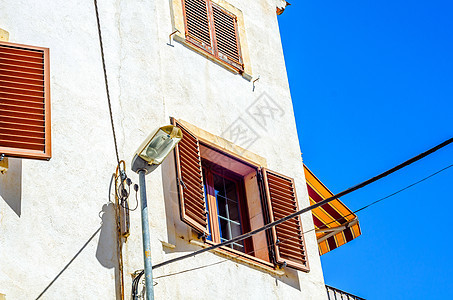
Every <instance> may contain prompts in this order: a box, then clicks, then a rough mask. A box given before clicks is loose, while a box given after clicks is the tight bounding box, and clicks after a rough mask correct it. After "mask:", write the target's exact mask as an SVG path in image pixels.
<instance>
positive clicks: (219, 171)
mask: <svg viewBox="0 0 453 300" xmlns="http://www.w3.org/2000/svg"><path fill="white" fill-rule="evenodd" d="M202 165H203V179H204V191H205V202H206V216H207V221H208V230H209V234H208V236H206V239H207V240H209V241H213V242H215V243H221V242H225V241H227V240H229V239H232V238H235V237H237V236H239V235H241V234H243V233H244V232H247V231H248V230H244V229H248V228H249V225H248V222H249V221H248V217H247V209H246V207H245V205H244V204H245V202H244V200H245V199H244V196H243V183H242V178H241V177H240V176H238V175H236V174H234V173H232V172H229V171H228V170H226V169H224V168H222V167H220V166H217V165H213V164H212V163H210V162H204V161H202ZM229 247H231V248H233V249H235V250H238V251H241V252H244V253H249V252H251V250H252V249H251V247H250V246H249V247H247V248H246V244H245V242H244V241H240V242H238V243H234V244H232V245H230V246H229Z"/></svg>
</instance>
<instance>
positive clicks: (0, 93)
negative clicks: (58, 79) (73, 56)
mask: <svg viewBox="0 0 453 300" xmlns="http://www.w3.org/2000/svg"><path fill="white" fill-rule="evenodd" d="M50 149H51V148H50V92H49V49H47V48H41V47H32V46H25V45H18V44H12V43H7V42H1V43H0V154H5V155H7V156H16V157H23V158H35V159H50V157H51V152H50Z"/></svg>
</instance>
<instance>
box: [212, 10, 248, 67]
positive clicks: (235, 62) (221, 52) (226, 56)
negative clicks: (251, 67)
mask: <svg viewBox="0 0 453 300" xmlns="http://www.w3.org/2000/svg"><path fill="white" fill-rule="evenodd" d="M212 16H213V21H214V33H215V40H216V50H217V57H218V58H219V59H221V60H223V61H224V62H226V63H228V64H230V65H232V66H234V67H236V68H238V69H239V70H241V71H242V70H243V69H244V68H243V64H242V57H241V50H240V49H241V47H240V45H239V37H238V27H237V19H236V16H235V15H233V14H231V13H229V12H228V11H226V10H225V9H223V8H221V7H220V6H219V5H217V4H215V3H212Z"/></svg>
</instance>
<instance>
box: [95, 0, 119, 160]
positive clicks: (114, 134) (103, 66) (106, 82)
mask: <svg viewBox="0 0 453 300" xmlns="http://www.w3.org/2000/svg"><path fill="white" fill-rule="evenodd" d="M94 8H95V11H96V21H97V24H98V35H99V45H100V46H101V57H102V68H103V70H104V81H105V91H106V92H107V103H108V106H109V113H110V123H111V125H112V133H113V142H114V143H115V153H116V161H117V163H118V166H119V165H120V156H119V154H118V144H117V142H116V133H115V125H114V123H113V113H112V103H111V101H110V92H109V82H108V79H107V68H106V67H105V57H104V45H103V43H102V33H101V22H100V21H99V10H98V2H97V0H94Z"/></svg>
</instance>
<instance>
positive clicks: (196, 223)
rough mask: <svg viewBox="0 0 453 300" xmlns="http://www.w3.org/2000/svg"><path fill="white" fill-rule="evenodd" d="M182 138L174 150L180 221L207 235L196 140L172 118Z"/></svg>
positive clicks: (198, 145) (198, 147) (201, 174)
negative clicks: (180, 131) (179, 129)
mask: <svg viewBox="0 0 453 300" xmlns="http://www.w3.org/2000/svg"><path fill="white" fill-rule="evenodd" d="M172 124H173V125H176V126H178V127H179V128H181V130H182V133H183V137H182V140H181V141H180V142H179V143H178V145H177V146H176V148H175V158H176V159H175V160H176V174H177V178H176V180H177V185H178V191H179V205H180V213H181V220H182V221H184V222H185V223H187V224H188V225H189V226H191V227H192V228H193V229H194V230H196V231H198V232H200V233H203V234H206V235H207V234H208V233H209V232H208V228H207V225H208V223H207V217H206V203H205V199H204V187H203V171H202V168H201V157H200V144H199V141H198V138H197V137H196V136H195V135H194V134H192V133H191V132H190V131H189V130H188V129H187V128H185V127H184V126H182V125H181V124H179V123H178V122H177V121H176V120H175V119H173V118H172Z"/></svg>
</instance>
